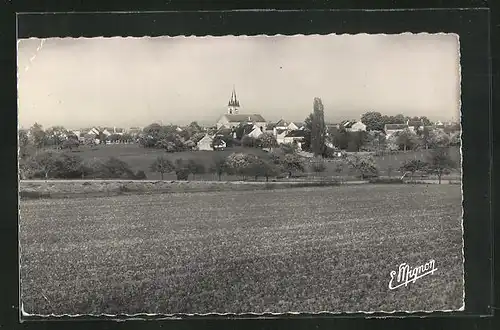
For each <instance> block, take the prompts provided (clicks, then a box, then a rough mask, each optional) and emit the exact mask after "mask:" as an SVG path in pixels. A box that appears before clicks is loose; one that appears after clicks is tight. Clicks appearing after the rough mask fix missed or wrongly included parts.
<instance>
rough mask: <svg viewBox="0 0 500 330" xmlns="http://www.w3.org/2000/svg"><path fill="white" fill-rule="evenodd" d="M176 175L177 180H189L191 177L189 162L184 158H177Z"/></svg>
mask: <svg viewBox="0 0 500 330" xmlns="http://www.w3.org/2000/svg"><path fill="white" fill-rule="evenodd" d="M174 168H175V175H176V176H177V180H187V179H189V173H190V171H189V166H188V162H186V161H185V160H184V159H182V158H177V159H176V160H175V165H174Z"/></svg>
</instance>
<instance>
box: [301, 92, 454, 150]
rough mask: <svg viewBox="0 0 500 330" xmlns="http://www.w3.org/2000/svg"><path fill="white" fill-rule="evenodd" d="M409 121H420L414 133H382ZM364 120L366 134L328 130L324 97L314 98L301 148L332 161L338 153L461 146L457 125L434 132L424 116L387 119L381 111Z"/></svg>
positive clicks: (403, 131) (402, 116) (343, 128)
mask: <svg viewBox="0 0 500 330" xmlns="http://www.w3.org/2000/svg"><path fill="white" fill-rule="evenodd" d="M407 120H409V121H414V122H421V123H422V125H420V126H419V125H417V127H416V129H415V130H411V129H409V128H406V129H404V130H401V131H397V132H395V133H393V134H391V135H390V136H388V137H387V136H386V134H385V133H384V132H383V130H384V127H385V125H386V124H404V123H406V122H407ZM361 121H362V122H363V123H364V124H365V125H366V131H359V132H351V131H348V130H347V129H346V128H345V127H344V126H342V125H340V127H327V126H326V125H325V119H324V106H323V103H322V101H321V98H318V97H316V98H314V101H313V112H312V113H311V114H309V116H308V117H307V118H306V119H305V121H304V122H305V125H304V135H305V138H304V143H303V144H302V149H303V150H305V151H309V152H312V153H314V155H315V156H322V157H324V158H330V157H332V156H333V155H334V154H335V151H336V150H345V151H350V152H358V151H373V152H383V151H399V150H402V151H408V150H417V149H432V148H442V147H450V146H459V145H460V127H459V125H456V126H454V127H449V128H445V129H433V128H431V127H430V125H431V124H432V123H431V121H430V120H429V119H428V118H427V117H425V116H422V117H408V116H404V115H401V114H399V115H396V116H387V115H382V114H381V113H379V112H367V113H365V114H363V115H362V117H361Z"/></svg>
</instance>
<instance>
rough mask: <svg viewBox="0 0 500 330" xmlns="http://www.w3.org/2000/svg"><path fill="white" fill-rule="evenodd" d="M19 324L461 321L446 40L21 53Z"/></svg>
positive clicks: (53, 46)
mask: <svg viewBox="0 0 500 330" xmlns="http://www.w3.org/2000/svg"><path fill="white" fill-rule="evenodd" d="M17 68H18V72H17V90H18V168H19V173H18V176H19V247H20V257H19V259H20V261H19V262H20V265H19V269H20V303H21V311H22V314H23V315H24V316H60V315H138V314H148V315H152V314H155V315H207V314H224V315H227V314H237V315H240V314H257V315H261V314H270V315H280V314H290V313H292V314H295V313H307V314H318V313H332V314H340V313H376V312H391V313H392V312H407V313H415V312H434V311H441V312H454V311H463V310H464V309H465V301H464V297H465V291H464V287H465V280H464V240H463V235H464V231H463V208H462V201H463V197H462V152H461V141H462V140H461V67H460V38H459V35H457V34H452V33H400V34H366V33H365V34H326V35H319V34H317V35H307V34H304V35H256V36H238V35H226V36H205V37H201V36H172V37H170V36H159V37H149V36H144V37H109V38H108V37H95V38H52V37H51V38H20V39H18V41H17Z"/></svg>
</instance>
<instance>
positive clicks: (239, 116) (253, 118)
mask: <svg viewBox="0 0 500 330" xmlns="http://www.w3.org/2000/svg"><path fill="white" fill-rule="evenodd" d="M239 108H240V102H239V101H238V99H237V97H236V90H235V89H234V87H233V92H232V93H231V98H230V99H229V102H228V104H227V113H226V114H224V115H222V116H221V117H220V119H219V121H218V122H217V129H221V128H234V127H237V126H239V125H240V124H250V125H254V126H256V127H258V128H260V130H261V131H262V132H264V131H265V129H266V120H265V119H264V118H263V117H262V116H261V115H259V114H255V113H253V114H243V113H240V111H239Z"/></svg>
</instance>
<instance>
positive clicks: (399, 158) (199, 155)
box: [73, 144, 460, 180]
mask: <svg viewBox="0 0 500 330" xmlns="http://www.w3.org/2000/svg"><path fill="white" fill-rule="evenodd" d="M73 152H74V154H77V155H79V156H81V157H82V158H84V159H89V158H94V157H95V158H98V159H107V158H108V157H117V158H119V159H121V160H123V161H125V162H127V164H129V165H130V167H131V168H132V169H133V170H134V171H138V170H141V171H144V172H145V173H146V175H147V177H148V179H150V180H159V179H160V174H159V173H154V172H151V171H150V169H149V166H150V165H151V163H152V162H153V161H154V160H155V159H156V157H158V156H159V155H163V156H166V157H167V158H169V159H171V160H172V161H173V160H175V159H177V158H183V159H196V160H199V161H201V162H203V163H204V164H206V167H207V168H208V167H209V166H210V165H211V164H212V163H213V159H214V157H215V156H223V157H225V156H228V155H230V154H231V153H233V152H245V153H252V154H255V155H258V156H262V157H267V153H266V152H264V151H262V150H260V149H256V148H242V147H234V148H229V149H226V150H224V151H184V152H176V153H166V152H165V151H163V150H159V149H148V148H142V147H140V146H139V145H137V144H110V145H99V146H96V147H88V146H82V147H80V148H79V149H77V150H74V151H73ZM427 154H428V151H426V150H422V151H410V152H405V153H399V154H393V155H386V156H377V157H375V161H376V162H377V165H378V167H379V170H380V172H381V175H388V172H387V171H388V168H389V167H392V173H391V175H392V176H397V175H398V173H399V172H398V168H399V167H400V166H401V164H402V163H403V162H404V161H405V160H407V159H421V160H425V158H426V155H427ZM450 154H451V157H452V158H453V159H454V160H455V161H456V162H457V163H458V162H459V161H460V150H459V149H458V148H451V149H450ZM322 175H327V176H328V175H330V176H337V175H342V176H348V175H350V173H349V169H348V168H345V169H344V171H343V172H342V173H336V172H335V169H334V166H333V165H331V164H327V170H326V172H325V173H323V174H322ZM457 176H460V175H459V174H457V173H455V174H453V178H456V177H457ZM174 179H175V174H174V173H170V174H166V175H165V180H174ZM197 179H198V180H217V176H216V175H214V174H210V173H206V174H202V175H197ZM232 179H239V178H237V177H231V176H224V180H232Z"/></svg>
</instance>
